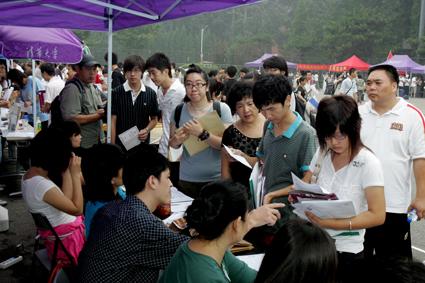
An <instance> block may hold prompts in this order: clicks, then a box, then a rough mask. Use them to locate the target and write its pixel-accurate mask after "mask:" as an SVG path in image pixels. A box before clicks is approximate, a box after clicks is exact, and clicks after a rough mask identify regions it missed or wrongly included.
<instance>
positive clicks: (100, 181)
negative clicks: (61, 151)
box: [84, 144, 125, 201]
mask: <svg viewBox="0 0 425 283" xmlns="http://www.w3.org/2000/svg"><path fill="white" fill-rule="evenodd" d="M86 159H87V160H86V162H87V163H86V165H87V167H86V168H87V169H86V172H85V174H84V180H85V181H86V189H85V191H84V192H85V195H84V196H85V198H86V199H87V200H90V201H111V200H114V199H115V198H116V196H115V193H114V186H113V185H112V183H111V180H112V178H114V177H117V176H118V174H119V170H120V169H122V168H123V167H124V160H125V155H124V153H123V151H122V150H121V148H120V147H119V146H117V145H115V144H98V145H95V146H93V147H92V148H91V149H89V150H88V153H87V157H86Z"/></svg>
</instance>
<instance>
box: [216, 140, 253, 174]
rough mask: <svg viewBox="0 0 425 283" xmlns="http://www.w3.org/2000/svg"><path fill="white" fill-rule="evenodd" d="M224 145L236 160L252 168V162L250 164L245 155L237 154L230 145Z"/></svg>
mask: <svg viewBox="0 0 425 283" xmlns="http://www.w3.org/2000/svg"><path fill="white" fill-rule="evenodd" d="M223 147H224V149H225V150H226V151H227V152H228V153H229V155H230V156H231V157H232V158H233V159H235V160H236V161H238V162H240V163H242V164H243V165H245V166H246V167H248V168H250V169H252V166H251V164H249V162H248V160H246V159H245V157H243V156H240V155H237V154H235V153H233V151H232V149H231V148H229V147H228V146H226V145H223Z"/></svg>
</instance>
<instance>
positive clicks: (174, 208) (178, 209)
mask: <svg viewBox="0 0 425 283" xmlns="http://www.w3.org/2000/svg"><path fill="white" fill-rule="evenodd" d="M192 201H193V198H191V197H189V196H187V195H185V194H183V193H182V192H180V191H179V190H177V188H175V187H172V188H171V215H170V216H169V217H168V218H166V219H164V220H163V222H164V223H165V224H171V223H172V222H173V221H174V220H176V219H179V218H182V217H183V216H184V213H185V212H186V209H187V208H188V207H189V205H191V204H192Z"/></svg>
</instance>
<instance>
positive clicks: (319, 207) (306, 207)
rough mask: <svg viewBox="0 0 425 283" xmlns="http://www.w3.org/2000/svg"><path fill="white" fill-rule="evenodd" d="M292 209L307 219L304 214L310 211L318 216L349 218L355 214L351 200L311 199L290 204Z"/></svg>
mask: <svg viewBox="0 0 425 283" xmlns="http://www.w3.org/2000/svg"><path fill="white" fill-rule="evenodd" d="M292 206H293V207H295V210H294V211H293V212H294V213H295V214H296V215H298V216H299V217H301V218H303V219H306V220H308V218H307V216H306V215H305V212H306V211H310V212H312V213H314V214H315V215H317V216H318V217H320V218H324V219H329V218H350V217H354V216H356V210H355V208H354V203H353V201H351V200H311V201H303V202H298V203H294V204H292Z"/></svg>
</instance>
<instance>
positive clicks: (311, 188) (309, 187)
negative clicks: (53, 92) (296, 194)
mask: <svg viewBox="0 0 425 283" xmlns="http://www.w3.org/2000/svg"><path fill="white" fill-rule="evenodd" d="M291 175H292V182H293V184H294V188H295V190H300V191H306V192H310V193H315V194H329V192H328V191H327V190H325V189H324V188H322V187H321V186H319V185H317V184H309V183H306V182H304V181H303V180H301V179H300V178H298V177H297V175H295V174H294V173H292V172H291Z"/></svg>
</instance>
